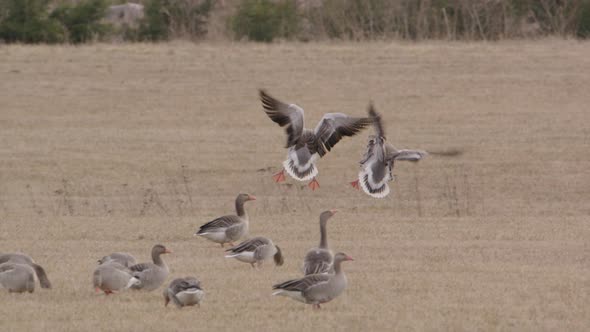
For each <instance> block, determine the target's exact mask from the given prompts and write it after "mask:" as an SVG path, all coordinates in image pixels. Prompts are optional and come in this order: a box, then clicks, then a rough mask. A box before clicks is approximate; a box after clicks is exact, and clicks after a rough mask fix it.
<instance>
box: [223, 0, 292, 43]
mask: <svg viewBox="0 0 590 332" xmlns="http://www.w3.org/2000/svg"><path fill="white" fill-rule="evenodd" d="M298 24H299V14H298V12H297V6H296V3H295V1H293V0H283V1H279V2H271V1H269V0H243V1H242V2H241V3H240V5H239V6H238V11H237V13H236V14H235V15H234V16H233V17H231V19H230V25H231V29H232V31H233V32H234V34H235V37H236V38H238V39H241V38H243V37H247V38H248V39H250V40H255V41H262V42H271V41H272V40H273V39H275V38H286V39H289V38H292V37H294V36H295V35H296V34H297V27H298Z"/></svg>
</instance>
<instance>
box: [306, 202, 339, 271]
mask: <svg viewBox="0 0 590 332" xmlns="http://www.w3.org/2000/svg"><path fill="white" fill-rule="evenodd" d="M336 212H337V210H329V211H324V212H322V214H320V245H319V247H317V248H312V249H309V250H308V251H307V254H305V258H304V259H303V274H305V275H309V274H318V273H332V272H334V266H333V264H334V255H333V254H332V251H331V250H330V249H329V248H328V235H327V233H326V223H327V222H328V219H330V218H331V217H332V216H333V215H334V214H335V213H336Z"/></svg>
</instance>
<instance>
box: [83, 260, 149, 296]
mask: <svg viewBox="0 0 590 332" xmlns="http://www.w3.org/2000/svg"><path fill="white" fill-rule="evenodd" d="M139 284H140V281H139V279H138V278H136V277H134V276H133V272H131V270H130V269H128V268H127V267H126V266H124V265H123V264H121V263H118V262H115V261H106V262H104V263H102V264H100V265H99V266H98V267H97V268H96V269H95V270H94V273H93V274H92V285H93V286H94V289H96V292H100V291H103V292H104V293H105V294H106V295H109V294H113V293H114V292H117V291H121V290H125V289H127V288H129V287H132V286H134V285H139Z"/></svg>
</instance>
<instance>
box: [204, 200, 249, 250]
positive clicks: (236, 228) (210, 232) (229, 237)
mask: <svg viewBox="0 0 590 332" xmlns="http://www.w3.org/2000/svg"><path fill="white" fill-rule="evenodd" d="M254 200H256V197H254V196H252V195H249V194H239V195H238V197H236V213H237V216H236V215H227V216H223V217H219V218H217V219H215V220H212V221H210V222H208V223H206V224H204V225H203V226H201V227H200V228H199V230H198V231H197V232H196V233H195V236H196V235H198V236H202V237H204V238H206V239H207V240H210V241H213V242H216V243H219V244H221V247H222V248H223V245H224V244H225V243H229V244H230V245H231V246H233V245H234V243H233V242H234V241H237V240H239V239H240V238H241V237H242V236H244V235H246V234H247V233H248V214H247V213H246V210H245V209H244V203H246V202H247V201H254Z"/></svg>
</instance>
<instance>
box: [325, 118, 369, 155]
mask: <svg viewBox="0 0 590 332" xmlns="http://www.w3.org/2000/svg"><path fill="white" fill-rule="evenodd" d="M371 122H372V121H371V119H370V118H355V117H350V116H348V115H346V114H343V113H326V114H325V115H324V117H323V118H322V120H320V122H319V123H318V125H317V126H316V128H315V130H314V135H315V139H316V143H317V144H316V146H315V148H316V149H317V151H314V152H317V153H318V154H319V155H320V157H323V156H324V155H325V154H326V153H328V151H330V150H332V148H333V147H334V146H335V145H336V144H337V143H338V142H339V141H340V140H341V139H342V138H343V137H344V136H354V135H356V134H358V133H359V132H360V131H361V130H362V129H363V128H365V127H366V126H368V125H369V124H371Z"/></svg>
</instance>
